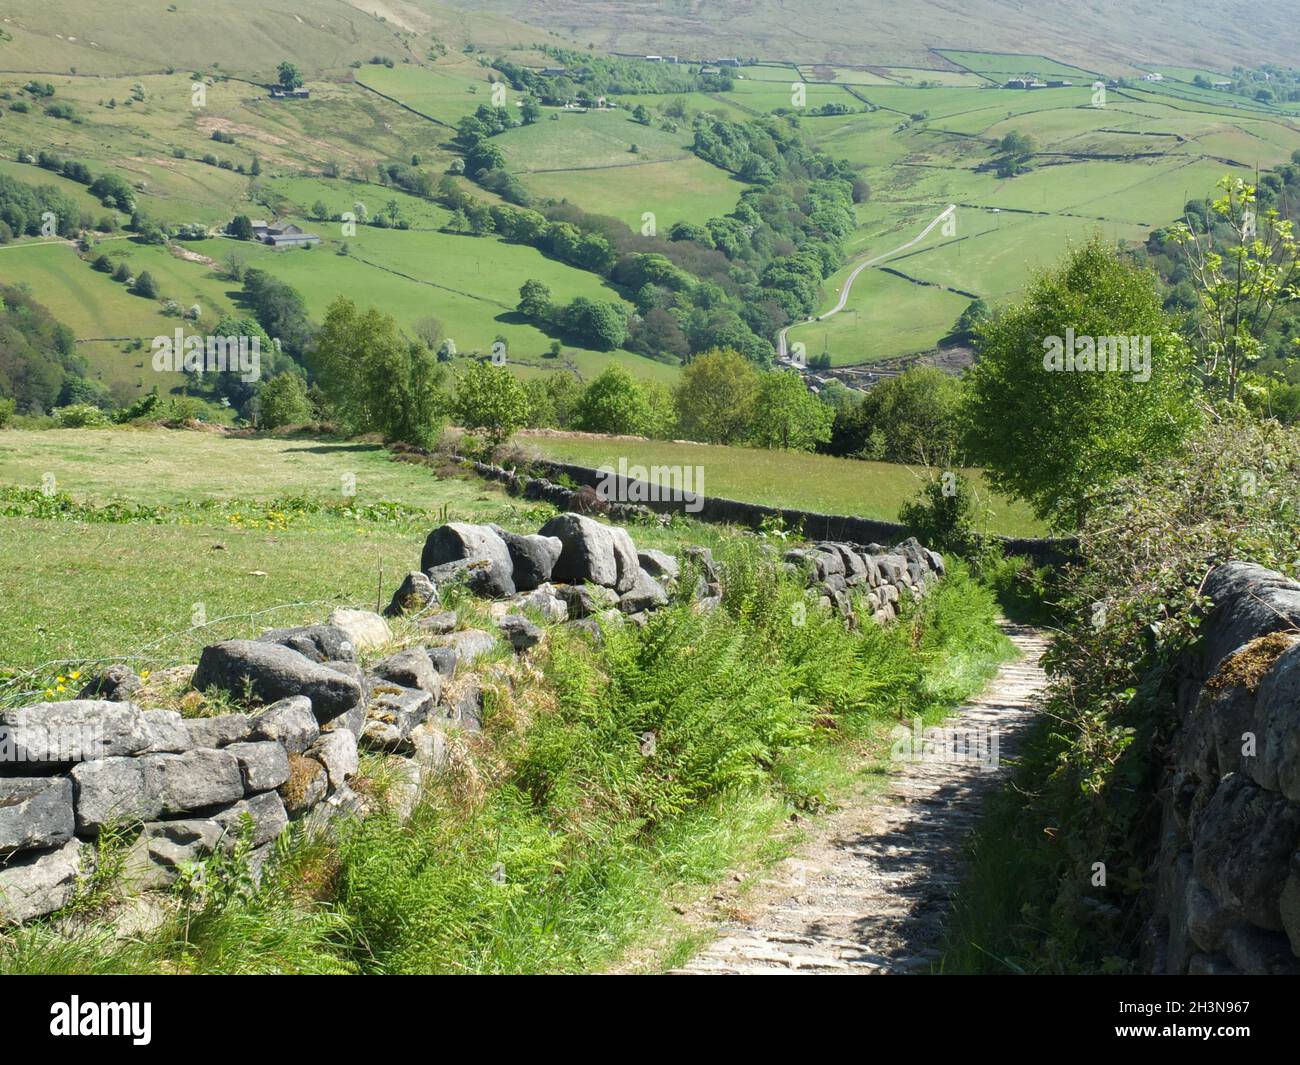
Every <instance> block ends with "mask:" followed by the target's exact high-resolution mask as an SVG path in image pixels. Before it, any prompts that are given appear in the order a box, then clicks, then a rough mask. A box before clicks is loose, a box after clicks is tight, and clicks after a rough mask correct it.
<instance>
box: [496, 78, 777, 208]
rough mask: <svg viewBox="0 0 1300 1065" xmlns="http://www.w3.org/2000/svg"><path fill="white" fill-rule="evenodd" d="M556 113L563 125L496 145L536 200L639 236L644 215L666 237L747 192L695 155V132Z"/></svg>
mask: <svg viewBox="0 0 1300 1065" xmlns="http://www.w3.org/2000/svg"><path fill="white" fill-rule="evenodd" d="M787 95H788V93H787ZM624 99H625V100H626V98H624ZM638 99H645V98H638ZM663 102H664V98H662V97H661V98H658V99H657V100H654V101H653V103H654V104H655V105H660V104H662V103H663ZM550 113H551V114H553V115H558V116H559V119H558V121H555V122H552V121H549V120H545V119H544V120H543V121H540V122H536V123H534V124H533V125H530V126H520V127H519V128H517V129H513V130H510V131H508V132H506V133H503V134H502V135H500V136H499V137H496V138H495V139H494V143H496V144H498V145H499V146H500V147H501V150H502V151H503V152H504V153H505V156H506V161H507V164H508V166H509V167H510V169H511V170H512V171H514V172H515V173H516V174H518V175H519V176H520V177H521V178H522V179H523V181H524V184H525V186H526V187H527V188H528V189H529V191H530V192H532V193H533V195H535V196H539V197H543V198H546V199H553V200H558V201H568V202H569V203H573V204H576V205H577V206H579V207H581V208H582V209H583V210H585V211H590V212H592V213H593V214H604V215H611V216H613V217H615V218H618V219H619V220H620V221H622V222H625V223H626V224H627V225H628V226H630V227H631V228H632V229H633V230H635V231H637V232H639V231H640V230H641V227H642V224H643V222H644V217H643V216H644V215H645V213H646V212H651V213H653V214H654V215H655V218H656V225H657V228H659V229H660V230H661V231H665V232H666V231H667V229H668V227H669V226H671V225H672V224H673V223H674V222H678V221H686V222H704V221H706V220H707V219H709V218H711V217H713V216H715V215H723V214H726V213H727V212H728V211H730V210H732V208H734V207H735V206H736V201H737V199H738V198H739V196H740V191H741V188H742V186H741V185H740V184H738V183H737V182H736V181H735V180H734V179H733V178H732V177H731V175H730V174H728V173H726V172H725V171H723V170H719V169H718V168H717V167H715V166H711V165H710V164H709V163H706V162H704V161H703V160H702V159H699V158H697V157H696V156H695V155H693V154H692V153H691V151H690V132H689V131H685V132H679V133H666V132H664V131H663V130H661V129H659V128H657V127H656V126H642V125H640V124H638V123H636V122H633V121H632V119H631V117H630V116H629V114H628V112H627V110H626V109H623V108H620V109H618V110H614V111H603V112H602V111H591V112H588V113H585V114H584V113H581V112H563V111H551V112H550ZM634 144H635V145H636V147H637V151H636V152H632V150H631V148H632V145H634Z"/></svg>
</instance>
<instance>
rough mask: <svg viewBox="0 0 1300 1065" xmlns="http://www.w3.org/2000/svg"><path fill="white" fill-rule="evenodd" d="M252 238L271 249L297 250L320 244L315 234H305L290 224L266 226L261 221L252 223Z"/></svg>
mask: <svg viewBox="0 0 1300 1065" xmlns="http://www.w3.org/2000/svg"><path fill="white" fill-rule="evenodd" d="M253 237H254V238H255V239H256V240H260V241H261V242H262V243H263V244H269V245H271V247H273V248H299V247H303V246H310V245H312V244H319V243H320V237H318V236H317V235H316V234H315V233H307V232H305V231H304V230H302V229H300V228H299V227H298V226H295V225H294V224H293V223H292V222H290V223H288V224H286V225H277V224H276V223H271V224H269V225H268V224H267V223H266V222H263V221H254V222H253Z"/></svg>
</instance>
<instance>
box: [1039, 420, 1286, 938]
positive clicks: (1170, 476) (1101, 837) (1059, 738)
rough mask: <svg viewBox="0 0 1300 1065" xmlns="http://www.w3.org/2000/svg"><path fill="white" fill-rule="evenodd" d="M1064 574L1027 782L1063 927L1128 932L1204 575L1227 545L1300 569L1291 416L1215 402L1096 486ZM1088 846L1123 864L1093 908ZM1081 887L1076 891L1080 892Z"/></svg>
mask: <svg viewBox="0 0 1300 1065" xmlns="http://www.w3.org/2000/svg"><path fill="white" fill-rule="evenodd" d="M1079 541H1080V554H1081V556H1082V558H1083V563H1082V564H1081V565H1079V566H1076V567H1072V568H1071V569H1070V570H1069V571H1067V572H1066V573H1065V574H1064V576H1063V578H1062V580H1063V589H1062V591H1063V599H1062V605H1063V610H1062V615H1063V616H1064V617H1066V618H1067V619H1069V620H1067V621H1066V622H1065V623H1064V627H1063V630H1062V632H1061V633H1060V635H1059V637H1058V638H1057V639H1056V640H1055V641H1054V642H1053V645H1052V649H1051V651H1050V652H1049V653H1048V656H1047V658H1046V659H1045V662H1044V664H1045V666H1046V667H1047V669H1048V671H1049V673H1050V674H1051V675H1052V678H1053V679H1052V684H1051V687H1050V689H1049V693H1048V698H1047V702H1046V709H1047V712H1048V714H1049V715H1050V716H1051V717H1052V718H1053V719H1054V720H1055V721H1056V722H1057V723H1058V726H1057V727H1056V728H1054V729H1053V735H1052V736H1051V738H1050V742H1049V743H1048V744H1047V747H1048V748H1049V749H1048V750H1047V751H1046V752H1045V754H1046V756H1047V757H1049V758H1050V759H1051V763H1050V769H1049V770H1048V771H1047V772H1046V773H1045V774H1044V776H1043V780H1044V783H1043V786H1042V788H1041V789H1040V790H1039V791H1038V792H1037V793H1036V794H1035V795H1034V796H1033V800H1032V801H1033V802H1034V805H1035V808H1036V809H1037V810H1038V812H1039V813H1040V814H1041V817H1042V824H1044V825H1050V826H1052V835H1053V839H1054V840H1055V841H1058V842H1059V847H1060V849H1059V850H1056V851H1055V853H1056V855H1057V856H1058V859H1060V860H1063V861H1064V863H1065V864H1064V865H1063V866H1061V867H1060V869H1059V872H1060V887H1059V893H1058V897H1057V900H1056V904H1055V907H1054V909H1055V910H1056V912H1057V913H1058V916H1060V915H1065V916H1064V919H1063V920H1064V923H1063V924H1062V925H1061V927H1066V926H1070V927H1083V926H1085V925H1086V926H1087V927H1089V928H1090V929H1091V930H1092V931H1093V932H1095V933H1098V934H1099V935H1098V937H1097V939H1096V941H1097V942H1102V943H1105V942H1107V941H1110V942H1115V941H1121V942H1122V941H1131V937H1132V935H1134V934H1135V928H1136V923H1137V922H1138V920H1139V918H1140V913H1139V911H1138V908H1137V906H1136V905H1135V903H1136V901H1137V898H1138V890H1139V888H1140V886H1141V880H1140V874H1139V873H1138V872H1136V871H1137V870H1140V869H1141V868H1142V866H1143V856H1144V853H1145V852H1144V849H1143V848H1144V847H1145V845H1146V843H1147V842H1149V841H1148V840H1147V839H1146V836H1145V834H1144V829H1147V828H1149V827H1150V824H1149V819H1147V816H1146V815H1147V813H1148V812H1149V809H1150V804H1151V801H1152V794H1153V789H1154V787H1155V786H1156V783H1157V778H1158V773H1159V769H1160V765H1161V758H1160V757H1159V754H1158V752H1159V751H1160V749H1161V748H1162V747H1163V745H1164V744H1165V742H1166V741H1167V740H1168V739H1169V737H1170V734H1171V732H1172V731H1173V729H1175V728H1176V727H1177V721H1176V718H1175V713H1174V706H1175V696H1176V688H1177V683H1178V676H1177V663H1178V659H1179V658H1180V657H1181V655H1182V654H1183V653H1184V652H1185V651H1187V650H1189V649H1190V648H1191V647H1192V646H1193V644H1194V642H1195V641H1196V639H1197V638H1198V635H1199V627H1200V622H1201V620H1202V618H1203V617H1204V614H1205V611H1206V609H1207V608H1208V607H1209V605H1210V604H1209V603H1208V601H1207V600H1206V597H1205V596H1204V595H1203V593H1202V588H1203V586H1204V582H1205V578H1206V577H1207V576H1208V574H1209V573H1210V571H1211V570H1212V569H1213V568H1214V567H1215V566H1217V565H1219V564H1221V563H1224V562H1227V561H1229V560H1232V559H1242V560H1247V561H1251V562H1256V563H1258V564H1260V565H1263V566H1266V567H1270V568H1273V569H1277V570H1280V571H1282V572H1284V573H1286V574H1287V575H1289V576H1291V577H1300V431H1297V430H1296V429H1294V428H1285V427H1283V426H1281V425H1279V424H1278V423H1277V422H1273V421H1266V422H1260V421H1258V420H1255V419H1252V418H1250V417H1248V416H1246V415H1245V414H1244V413H1241V412H1229V413H1227V414H1225V415H1224V416H1223V417H1222V418H1220V419H1219V420H1216V421H1214V422H1213V423H1211V424H1210V425H1208V426H1206V427H1205V428H1204V429H1202V430H1201V431H1200V432H1199V433H1198V434H1196V435H1195V436H1194V437H1192V438H1191V439H1190V440H1189V441H1188V446H1187V448H1186V449H1185V451H1184V452H1183V453H1182V454H1181V455H1180V456H1178V457H1176V458H1174V459H1172V460H1171V459H1168V458H1165V459H1158V460H1157V459H1151V460H1149V461H1148V462H1147V464H1146V465H1145V466H1144V467H1143V468H1142V469H1140V470H1139V471H1138V472H1137V473H1134V474H1132V475H1130V476H1128V477H1126V478H1124V479H1122V480H1120V481H1118V482H1116V483H1115V484H1114V485H1113V486H1112V487H1111V488H1110V489H1108V490H1107V491H1106V492H1105V493H1104V494H1103V495H1102V496H1101V497H1100V498H1098V499H1097V500H1096V502H1095V505H1094V506H1093V508H1092V509H1091V510H1090V511H1089V514H1088V517H1087V520H1086V521H1085V522H1084V524H1083V526H1082V528H1081V529H1080V533H1079ZM1099 854H1106V855H1108V858H1107V864H1108V866H1110V867H1111V868H1112V869H1119V870H1121V871H1126V872H1124V875H1123V877H1122V878H1121V888H1122V892H1123V895H1122V897H1123V899H1124V901H1126V902H1127V903H1129V904H1130V905H1126V906H1124V907H1123V908H1121V909H1120V910H1115V909H1114V908H1110V909H1107V910H1106V911H1105V912H1104V913H1103V912H1102V910H1099V909H1097V908H1096V907H1089V905H1088V904H1087V901H1086V899H1085V898H1084V897H1083V895H1081V894H1080V893H1079V890H1078V885H1079V884H1083V883H1086V882H1087V870H1088V868H1089V865H1090V863H1091V862H1093V861H1095V860H1096V858H1097V856H1098V855H1099ZM1085 894H1086V893H1085Z"/></svg>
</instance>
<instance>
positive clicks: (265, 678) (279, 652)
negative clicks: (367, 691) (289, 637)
mask: <svg viewBox="0 0 1300 1065" xmlns="http://www.w3.org/2000/svg"><path fill="white" fill-rule="evenodd" d="M372 616H374V617H378V615H377V614H376V615H372ZM379 620H380V621H381V622H382V620H383V619H382V618H380V619H379ZM354 643H355V640H354ZM193 683H194V687H195V688H197V689H198V690H199V691H206V690H207V689H209V688H218V689H220V690H222V691H226V692H231V693H233V694H236V695H242V694H243V693H244V691H245V690H250V691H251V692H252V694H253V695H254V696H255V697H256V698H258V699H260V700H261V701H262V702H264V703H274V702H278V701H280V700H281V699H287V698H289V697H290V696H293V695H303V696H306V697H307V698H308V699H310V700H311V704H312V710H313V711H314V712H315V714H316V717H317V719H318V720H326V719H328V718H331V717H334V716H336V715H338V714H340V713H342V712H343V711H345V710H347V709H348V708H349V707H351V706H353V705H354V704H355V703H356V702H357V701H358V700H359V699H360V698H361V686H360V685H359V684H358V683H357V682H356V681H355V680H354V679H353V678H352V677H349V676H347V675H345V674H343V673H339V672H338V671H337V670H333V669H329V668H327V667H326V666H324V665H321V664H320V663H318V662H313V661H312V660H311V659H310V658H307V657H306V656H305V655H302V654H299V653H298V652H297V651H294V650H292V649H291V648H288V647H282V646H280V645H279V644H273V643H262V642H260V641H256V640H227V641H226V642H224V643H217V644H212V645H211V646H209V647H205V648H204V649H203V654H202V655H201V656H200V658H199V668H198V669H197V670H195V672H194V682H193Z"/></svg>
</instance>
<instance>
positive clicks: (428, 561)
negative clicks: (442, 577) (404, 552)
mask: <svg viewBox="0 0 1300 1065" xmlns="http://www.w3.org/2000/svg"><path fill="white" fill-rule="evenodd" d="M466 561H485V562H487V563H489V566H488V567H487V569H486V573H485V574H482V575H480V576H479V577H478V582H477V584H476V587H475V591H477V592H480V593H482V594H484V595H489V596H497V597H499V596H506V595H514V594H515V582H514V566H513V564H512V563H511V561H510V549H509V548H508V547H507V546H506V542H505V541H504V540H503V539H501V537H500V536H498V535H497V533H496V532H495V531H494V530H493V529H492V528H490V527H489V526H487V525H469V524H466V523H465V522H460V521H453V522H449V523H448V524H446V525H440V526H439V527H438V528H436V529H434V530H433V532H431V533H429V537H428V539H427V540H425V542H424V551H423V553H422V554H421V555H420V569H421V570H423V571H425V572H426V573H427V572H428V571H429V570H434V569H437V568H438V567H439V566H444V565H446V564H447V563H450V562H466Z"/></svg>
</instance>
